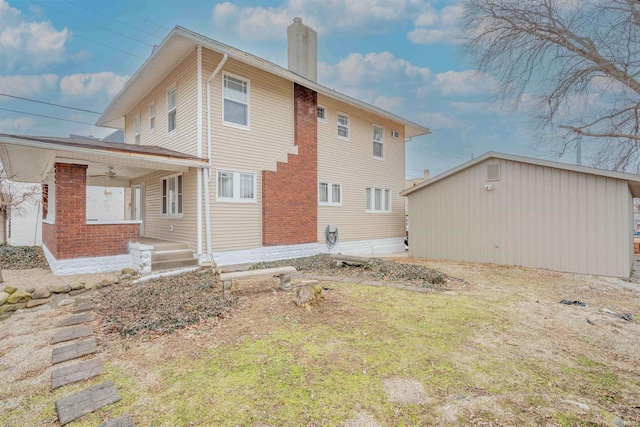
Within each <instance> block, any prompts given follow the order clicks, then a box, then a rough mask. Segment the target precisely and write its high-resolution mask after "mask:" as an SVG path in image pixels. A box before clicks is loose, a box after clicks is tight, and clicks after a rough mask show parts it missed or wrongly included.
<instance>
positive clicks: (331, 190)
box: [318, 181, 344, 206]
mask: <svg viewBox="0 0 640 427" xmlns="http://www.w3.org/2000/svg"><path fill="white" fill-rule="evenodd" d="M320 184H327V185H328V186H329V188H328V190H327V191H328V196H329V198H330V199H331V201H330V202H321V201H320ZM334 185H338V186H340V202H339V203H335V202H334V201H333V186H334ZM343 198H344V194H343V193H342V183H341V182H329V181H318V206H342V200H343Z"/></svg>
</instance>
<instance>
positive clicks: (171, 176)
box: [160, 173, 184, 218]
mask: <svg viewBox="0 0 640 427" xmlns="http://www.w3.org/2000/svg"><path fill="white" fill-rule="evenodd" d="M178 176H182V212H179V213H174V214H172V213H169V206H167V213H163V212H162V208H163V207H164V206H163V205H164V196H163V194H162V181H167V186H168V185H169V180H170V179H171V178H175V179H176V196H177V195H178V193H177V191H178ZM167 191H169V190H168V189H167ZM168 201H169V197H168V196H167V202H168ZM183 215H184V175H183V174H182V173H174V174H173V175H167V176H165V177H162V179H160V218H182V217H183Z"/></svg>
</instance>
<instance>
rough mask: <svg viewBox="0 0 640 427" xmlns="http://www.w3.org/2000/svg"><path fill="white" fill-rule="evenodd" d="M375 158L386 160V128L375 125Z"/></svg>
mask: <svg viewBox="0 0 640 427" xmlns="http://www.w3.org/2000/svg"><path fill="white" fill-rule="evenodd" d="M373 157H375V158H377V159H384V128H381V127H380V126H376V125H373Z"/></svg>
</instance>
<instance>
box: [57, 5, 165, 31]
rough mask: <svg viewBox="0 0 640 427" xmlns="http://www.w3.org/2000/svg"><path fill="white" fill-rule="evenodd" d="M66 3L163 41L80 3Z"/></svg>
mask: <svg viewBox="0 0 640 427" xmlns="http://www.w3.org/2000/svg"><path fill="white" fill-rule="evenodd" d="M64 1H66V2H67V3H69V4H72V5H74V6H77V7H81V8H83V9H85V10H88V11H89V12H91V13H95V14H96V15H98V16H102V17H104V18H107V19H110V20H112V21H114V22H117V23H119V24H122V25H126V26H127V27H130V28H133V29H134V30H136V31H140V32H142V33H145V34H148V35H150V36H153V37H155V38H158V39H160V40H162V37H160V36H158V35H156V34H153V33H150V32H149V31H146V30H143V29H142V28H138V27H136V26H134V25H131V24H127V23H126V22H122V21H120V20H119V19H116V18H113V17H110V16H107V15H105V14H103V13H100V12H96V11H95V10H93V9H91V8H89V7H87V6H84V5H81V4H78V3H75V2H72V1H71V0H64Z"/></svg>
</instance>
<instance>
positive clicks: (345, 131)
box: [337, 111, 349, 141]
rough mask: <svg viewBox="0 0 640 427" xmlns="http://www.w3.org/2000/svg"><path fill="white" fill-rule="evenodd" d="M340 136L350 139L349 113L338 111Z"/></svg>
mask: <svg viewBox="0 0 640 427" xmlns="http://www.w3.org/2000/svg"><path fill="white" fill-rule="evenodd" d="M337 121H338V138H340V139H346V140H347V141H348V140H349V115H348V114H344V113H341V112H339V111H338V120H337Z"/></svg>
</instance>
